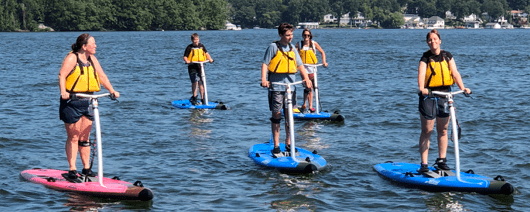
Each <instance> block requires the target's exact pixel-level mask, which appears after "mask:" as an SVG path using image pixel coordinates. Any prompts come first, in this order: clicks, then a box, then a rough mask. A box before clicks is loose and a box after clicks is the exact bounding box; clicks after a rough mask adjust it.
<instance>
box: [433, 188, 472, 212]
mask: <svg viewBox="0 0 530 212" xmlns="http://www.w3.org/2000/svg"><path fill="white" fill-rule="evenodd" d="M458 197H459V196H456V195H455V194H453V193H451V192H444V193H435V194H434V196H432V197H430V198H427V199H425V204H426V205H427V208H429V211H471V210H469V209H465V208H464V205H462V204H460V203H458V199H459V198H458Z"/></svg>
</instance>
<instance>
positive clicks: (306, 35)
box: [302, 34, 311, 37]
mask: <svg viewBox="0 0 530 212" xmlns="http://www.w3.org/2000/svg"><path fill="white" fill-rule="evenodd" d="M309 36H311V35H310V34H304V35H302V37H309Z"/></svg>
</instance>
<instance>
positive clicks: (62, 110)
mask: <svg viewBox="0 0 530 212" xmlns="http://www.w3.org/2000/svg"><path fill="white" fill-rule="evenodd" d="M95 53H96V41H95V39H94V37H92V36H90V35H89V34H88V33H85V34H82V35H80V36H79V37H78V38H77V41H76V43H74V44H72V52H70V53H68V55H66V57H65V58H64V60H63V64H62V66H61V70H60V71H59V89H60V91H61V99H60V106H59V117H60V119H61V120H62V121H63V122H64V127H65V129H66V134H67V136H68V138H67V140H66V144H65V151H66V158H67V160H68V164H69V169H68V170H69V171H68V177H69V178H71V179H76V178H77V177H78V174H77V168H76V165H75V164H76V159H77V152H79V154H80V155H81V161H82V162H83V170H82V174H84V175H89V176H95V174H94V173H93V172H92V171H91V170H90V144H91V143H90V140H89V137H90V130H91V128H92V121H93V120H94V114H93V111H92V110H91V108H90V101H89V99H84V98H76V99H70V94H75V93H89V94H91V93H93V92H97V91H99V90H100V85H103V87H105V88H106V89H107V90H109V92H110V93H111V94H112V95H114V96H115V97H116V98H118V97H119V96H120V93H118V92H117V91H115V90H114V89H113V88H112V85H111V84H110V81H109V79H108V78H107V75H106V74H105V72H103V69H102V68H101V65H100V64H99V61H98V60H97V58H96V57H95V56H94V54H95Z"/></svg>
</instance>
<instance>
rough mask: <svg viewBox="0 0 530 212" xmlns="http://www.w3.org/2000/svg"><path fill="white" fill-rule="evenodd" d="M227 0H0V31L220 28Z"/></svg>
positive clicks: (222, 26) (224, 15) (226, 11)
mask: <svg viewBox="0 0 530 212" xmlns="http://www.w3.org/2000/svg"><path fill="white" fill-rule="evenodd" d="M228 11H229V10H228V3H227V1H226V0H0V31H17V30H29V31H39V30H40V29H39V28H38V25H39V24H40V23H42V24H44V25H46V26H49V27H51V28H53V29H54V30H56V31H87V30H90V31H101V30H123V31H125V30H127V31H136V30H197V29H201V28H204V29H223V28H224V27H225V21H226V20H227V14H228Z"/></svg>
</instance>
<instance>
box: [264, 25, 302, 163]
mask: <svg viewBox="0 0 530 212" xmlns="http://www.w3.org/2000/svg"><path fill="white" fill-rule="evenodd" d="M293 31H294V27H293V25H291V24H287V23H282V24H281V25H280V26H279V27H278V35H279V36H280V40H279V41H275V42H273V43H271V44H270V45H269V47H268V48H267V50H266V52H265V56H264V59H263V64H262V65H261V86H263V87H267V88H269V109H270V110H271V111H272V118H271V119H270V120H271V129H272V135H273V140H274V148H273V150H272V153H273V154H278V153H281V150H280V142H279V140H280V122H281V118H282V117H281V114H282V108H283V109H284V115H285V117H288V116H289V113H292V111H289V110H287V105H286V102H285V95H286V93H285V90H286V87H285V86H282V85H274V84H272V83H273V82H280V83H293V82H295V81H296V75H295V74H296V72H298V71H297V69H298V70H300V75H302V78H303V80H304V82H305V84H306V86H307V87H308V88H311V87H312V84H311V80H309V77H308V76H307V72H306V70H305V68H304V65H303V63H302V59H300V55H299V54H298V52H297V51H294V49H295V47H294V46H293V44H291V41H292V39H293ZM294 90H295V91H296V87H295V89H294ZM293 96H296V94H295V95H293ZM292 102H293V105H295V104H296V98H293V99H292ZM285 131H286V133H285V134H286V137H285V147H286V151H287V152H289V151H290V148H291V147H290V143H291V141H290V139H289V138H290V134H289V122H288V120H285Z"/></svg>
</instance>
